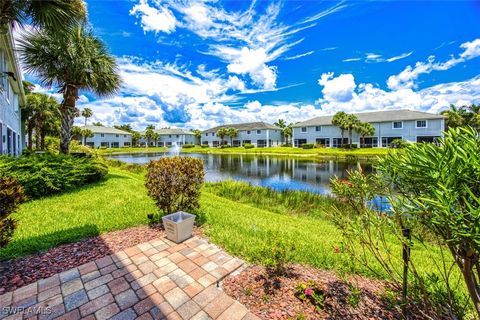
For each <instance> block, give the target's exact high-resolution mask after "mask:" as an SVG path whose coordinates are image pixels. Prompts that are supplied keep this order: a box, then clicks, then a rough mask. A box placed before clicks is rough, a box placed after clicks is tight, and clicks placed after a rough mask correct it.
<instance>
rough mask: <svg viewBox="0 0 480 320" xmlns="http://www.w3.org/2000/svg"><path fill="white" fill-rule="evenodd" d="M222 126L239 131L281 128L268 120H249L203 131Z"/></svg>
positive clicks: (209, 130)
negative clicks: (267, 121)
mask: <svg viewBox="0 0 480 320" xmlns="http://www.w3.org/2000/svg"><path fill="white" fill-rule="evenodd" d="M220 128H235V129H237V130H239V131H245V130H260V129H275V130H279V129H280V128H279V127H276V126H274V125H273V124H270V123H266V122H248V123H232V124H224V125H221V126H216V127H213V128H210V129H207V130H205V131H203V132H202V133H208V132H216V131H217V130H218V129H220Z"/></svg>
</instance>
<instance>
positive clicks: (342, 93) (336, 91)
mask: <svg viewBox="0 0 480 320" xmlns="http://www.w3.org/2000/svg"><path fill="white" fill-rule="evenodd" d="M333 75H334V74H333V72H330V73H324V74H322V76H321V77H320V79H319V80H318V84H319V85H321V86H323V89H322V93H323V98H324V99H325V100H333V101H339V102H348V101H350V100H351V99H352V98H353V93H354V90H355V88H356V84H355V79H354V77H353V75H351V74H341V75H339V76H338V77H336V78H335V77H334V76H333Z"/></svg>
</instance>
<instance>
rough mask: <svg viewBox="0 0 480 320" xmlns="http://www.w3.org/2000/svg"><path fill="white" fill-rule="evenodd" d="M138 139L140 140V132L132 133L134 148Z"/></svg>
mask: <svg viewBox="0 0 480 320" xmlns="http://www.w3.org/2000/svg"><path fill="white" fill-rule="evenodd" d="M140 139H142V135H141V134H140V132H137V131H132V145H133V146H136V145H137V144H138V141H140Z"/></svg>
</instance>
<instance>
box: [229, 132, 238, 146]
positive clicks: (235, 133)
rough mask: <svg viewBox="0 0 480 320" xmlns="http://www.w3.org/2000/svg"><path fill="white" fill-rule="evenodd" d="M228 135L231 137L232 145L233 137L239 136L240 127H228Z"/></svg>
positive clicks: (231, 142)
mask: <svg viewBox="0 0 480 320" xmlns="http://www.w3.org/2000/svg"><path fill="white" fill-rule="evenodd" d="M227 136H229V137H230V146H233V138H236V137H238V129H235V128H228V129H227Z"/></svg>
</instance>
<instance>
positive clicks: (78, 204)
mask: <svg viewBox="0 0 480 320" xmlns="http://www.w3.org/2000/svg"><path fill="white" fill-rule="evenodd" d="M236 184H238V185H236ZM241 185H242V184H241V183H237V182H228V183H224V184H223V186H222V185H221V184H220V185H211V184H208V185H206V186H205V188H204V190H203V192H202V198H201V209H200V211H199V213H201V214H202V215H203V219H204V220H205V232H206V234H207V235H208V236H209V237H211V239H212V240H213V241H214V242H215V243H217V244H219V245H221V246H222V247H224V248H225V249H226V250H228V251H229V252H231V253H232V254H235V255H238V256H240V257H243V258H245V259H247V260H250V261H253V260H254V259H255V258H256V257H258V254H259V252H260V250H261V248H262V246H263V245H264V243H265V240H266V238H267V237H269V236H271V234H272V233H273V234H278V235H279V237H281V238H284V239H289V240H291V241H292V242H294V243H295V246H296V250H295V260H296V261H297V262H301V263H306V264H309V265H312V266H315V267H319V268H324V269H335V270H339V271H345V272H357V273H363V274H369V272H368V271H367V270H366V269H364V268H362V267H360V266H358V265H355V264H353V263H352V261H351V259H350V258H349V257H348V256H347V255H346V254H344V253H339V252H338V251H339V250H338V249H339V247H340V246H341V242H340V241H341V235H340V232H339V231H338V230H337V229H336V227H335V226H334V225H333V224H332V223H331V222H330V221H329V220H328V218H326V217H325V213H328V208H329V206H330V205H331V203H333V200H332V199H331V198H326V199H320V198H319V196H317V195H315V196H311V195H302V193H301V192H290V193H284V194H283V196H282V195H276V194H275V193H274V192H272V191H268V190H265V189H258V190H257V189H256V188H255V187H250V186H248V185H245V184H243V187H241ZM257 188H258V187H257ZM235 189H237V190H235ZM252 190H253V191H252ZM262 190H263V191H262ZM252 192H253V193H258V195H257V196H253V193H252ZM216 194H219V195H222V196H223V197H220V196H217V195H216ZM320 197H321V196H320ZM302 201H305V202H306V204H305V205H304V206H303V208H302ZM319 208H320V209H319ZM156 211H157V209H156V207H155V205H154V203H153V201H152V200H151V199H150V198H149V197H148V196H147V193H146V189H145V187H144V178H143V175H141V174H137V173H132V172H127V171H124V170H121V169H119V168H113V167H110V172H109V174H108V176H107V179H106V180H105V181H101V182H98V183H94V184H91V185H89V186H85V187H82V188H79V189H77V190H75V191H72V192H69V193H66V194H63V195H58V196H52V197H47V198H44V199H39V200H33V201H30V202H28V203H26V204H24V205H22V206H21V208H20V210H19V211H18V212H16V213H15V214H13V218H15V219H17V221H18V228H17V230H16V232H15V235H14V239H13V241H12V242H11V243H10V244H9V245H8V246H7V247H5V248H3V249H0V258H2V259H6V258H12V257H17V256H22V255H25V254H29V253H33V252H37V251H41V250H45V249H48V248H50V247H53V246H56V245H59V244H61V243H67V242H72V241H76V240H79V239H81V238H84V237H88V236H93V235H97V234H100V233H103V232H108V231H113V230H119V229H123V228H127V227H131V226H135V225H140V224H146V223H147V222H148V221H147V218H146V215H147V214H148V213H150V212H156ZM292 213H293V214H292ZM392 250H394V251H397V252H399V254H400V252H401V248H400V246H399V245H398V244H396V243H394V242H393V240H392ZM413 250H414V253H413V257H414V259H416V260H418V261H417V262H418V265H417V268H418V270H419V271H425V272H426V271H428V272H431V271H432V269H431V266H430V265H429V264H428V261H427V260H426V259H421V257H424V256H426V255H427V253H428V252H427V251H426V249H424V248H422V247H420V246H417V247H415V248H414V249H413ZM430 254H433V255H436V253H435V252H434V251H431V252H430ZM372 261H373V260H372Z"/></svg>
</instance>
